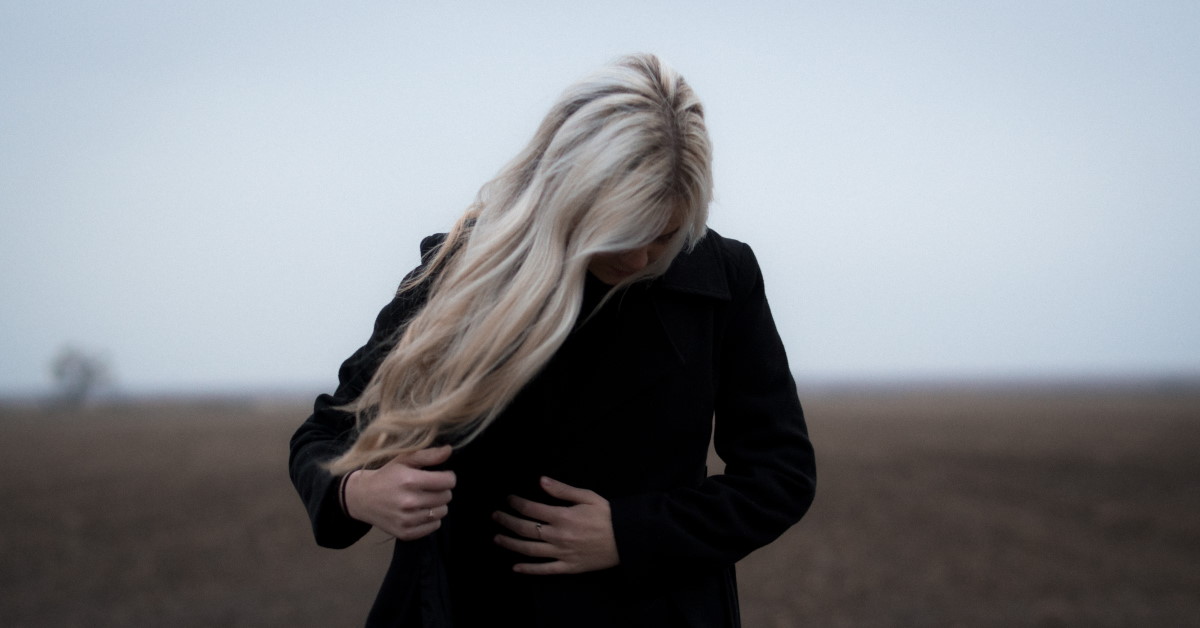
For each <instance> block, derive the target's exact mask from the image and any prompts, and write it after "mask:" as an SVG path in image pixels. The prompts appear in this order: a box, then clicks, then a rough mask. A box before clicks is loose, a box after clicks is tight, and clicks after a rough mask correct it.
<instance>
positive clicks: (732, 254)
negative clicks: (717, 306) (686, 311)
mask: <svg viewBox="0 0 1200 628" xmlns="http://www.w3.org/2000/svg"><path fill="white" fill-rule="evenodd" d="M759 275H760V273H759V268H758V260H757V259H756V258H755V257H754V251H753V250H751V248H750V245H748V244H746V243H745V242H742V241H740V240H735V239H734V238H729V237H726V236H723V235H721V234H720V233H717V232H716V231H714V230H712V229H709V230H708V231H707V232H706V233H705V234H704V237H703V238H701V239H700V240H699V241H698V242H696V246H695V247H693V248H692V249H691V250H690V251H684V252H682V253H680V254H679V257H677V258H676V259H675V261H674V262H673V263H672V264H671V267H670V268H669V269H668V270H667V272H666V274H665V275H663V278H662V284H663V286H664V287H666V288H668V289H674V290H679V291H683V292H689V293H692V294H699V295H703V296H710V297H714V298H718V299H725V300H727V299H730V298H733V296H734V295H736V294H738V293H740V292H742V291H744V290H745V289H746V287H747V284H750V283H753V282H754V281H756V280H757V278H758V277H759Z"/></svg>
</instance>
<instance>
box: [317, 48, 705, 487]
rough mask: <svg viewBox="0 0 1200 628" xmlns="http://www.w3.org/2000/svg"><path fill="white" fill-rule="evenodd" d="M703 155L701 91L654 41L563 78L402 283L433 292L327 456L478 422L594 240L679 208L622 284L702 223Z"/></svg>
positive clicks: (583, 264) (537, 357)
mask: <svg viewBox="0 0 1200 628" xmlns="http://www.w3.org/2000/svg"><path fill="white" fill-rule="evenodd" d="M711 161H712V159H711V147H710V144H709V139H708V132H707V130H706V129H705V125H704V111H703V108H702V106H701V104H700V101H699V100H698V99H697V98H696V95H695V94H694V93H693V92H692V90H691V88H690V87H689V86H688V85H687V83H686V82H684V80H683V78H682V77H680V76H679V75H678V74H676V73H675V71H673V70H672V69H671V68H669V67H668V66H667V65H665V64H664V63H663V62H661V61H660V60H659V59H658V58H657V57H655V56H653V55H648V54H640V55H632V56H628V57H624V58H621V59H619V60H618V61H617V62H615V63H614V64H612V65H610V66H608V67H606V68H604V69H602V70H601V71H599V72H598V73H596V74H594V75H592V76H591V77H589V78H587V79H585V80H583V81H581V82H579V83H577V84H575V85H573V86H572V87H570V88H568V89H567V90H566V92H564V93H563V95H562V97H561V98H559V100H558V101H557V102H556V104H555V105H554V106H553V108H552V109H551V110H550V112H549V114H547V116H546V117H545V119H544V120H543V121H542V123H541V125H540V126H539V128H538V130H537V133H536V134H535V135H534V137H533V140H532V141H531V142H530V143H529V145H528V146H526V147H525V149H524V150H522V151H521V153H520V154H519V155H517V157H516V158H515V159H513V160H512V161H511V162H510V163H508V165H506V166H505V167H504V168H503V169H502V170H501V171H500V173H499V175H498V176H496V178H494V179H492V180H491V181H490V182H488V183H487V184H485V185H484V186H483V187H482V188H481V189H480V191H479V194H478V196H477V197H476V200H475V202H474V203H473V204H472V205H471V206H470V207H469V208H468V209H467V211H466V212H465V213H464V214H463V215H462V217H461V218H459V219H458V221H457V223H456V224H455V225H454V227H453V228H452V229H451V231H450V232H449V234H448V236H447V238H446V240H445V242H444V244H443V245H442V246H441V247H440V248H439V249H438V250H437V252H436V253H435V254H434V255H433V256H432V258H431V259H429V260H428V261H427V262H426V264H425V266H424V269H423V271H422V272H420V273H419V274H417V275H416V276H414V277H412V278H410V279H409V280H408V281H406V282H405V283H404V284H402V285H401V287H400V290H401V292H403V291H406V290H413V289H414V288H416V287H417V286H419V285H421V284H423V283H425V282H430V288H429V289H430V292H429V297H428V300H427V301H426V303H425V305H424V306H423V307H422V308H421V309H420V311H419V312H418V313H417V314H416V315H415V316H414V317H413V318H412V319H411V320H409V321H408V323H407V325H406V326H405V327H404V328H403V329H402V330H401V331H400V332H398V333H399V337H398V338H396V339H395V341H394V344H393V346H392V348H391V350H390V352H389V353H388V354H387V356H386V357H385V358H384V359H383V361H382V363H381V364H380V365H379V368H378V370H377V371H376V372H375V374H374V376H373V377H372V378H371V380H370V382H369V383H368V384H367V386H366V388H365V389H364V391H363V393H362V394H361V395H360V396H359V397H358V398H357V399H356V400H355V401H353V402H352V403H350V404H349V405H348V406H346V408H345V409H346V410H348V411H352V412H354V413H355V414H356V416H357V419H358V428H359V429H358V436H357V438H356V439H355V442H354V443H353V444H352V446H351V447H350V448H349V449H348V450H347V451H346V452H345V453H344V454H343V455H342V456H341V457H339V458H337V459H336V460H333V461H332V462H331V463H330V464H329V468H330V470H331V471H333V472H335V473H340V472H345V471H349V470H351V469H355V468H360V467H374V466H379V465H382V464H384V463H386V462H387V461H388V460H391V459H392V458H394V457H395V456H397V455H400V454H403V453H407V452H411V451H415V450H418V449H422V448H425V447H428V446H431V445H433V444H434V443H440V442H450V443H453V444H455V445H463V444H466V443H468V442H470V441H471V440H472V439H473V438H475V437H476V436H478V435H479V433H480V432H482V431H483V430H484V429H486V428H487V427H488V425H489V424H491V422H492V421H494V420H495V419H496V417H497V416H498V415H499V414H500V413H501V412H502V411H503V410H504V408H505V407H506V406H507V405H508V404H509V402H511V401H512V399H513V398H514V397H515V396H516V394H517V393H518V391H520V390H521V388H522V387H524V386H525V385H526V384H527V383H528V382H529V381H530V380H531V379H532V378H533V377H534V376H535V375H537V373H538V371H539V370H540V369H541V368H542V367H543V366H544V365H545V364H546V362H547V361H548V360H549V359H550V358H551V356H553V355H554V353H555V352H556V351H557V350H558V349H559V347H560V346H561V345H562V344H563V341H564V340H565V339H566V338H567V336H568V334H569V333H570V332H571V330H572V328H573V327H574V325H575V323H576V320H577V319H578V317H579V316H580V309H581V307H582V305H581V304H582V302H583V286H584V280H585V278H586V274H587V270H588V264H589V262H590V260H591V259H592V258H593V257H594V256H595V255H597V254H601V253H614V252H621V251H628V250H631V249H636V248H639V247H642V246H646V245H648V244H650V243H651V242H652V241H653V240H654V239H655V238H657V237H658V236H659V235H660V233H661V232H662V230H663V229H664V228H665V227H666V225H667V224H668V222H670V220H671V218H672V217H674V216H680V215H681V216H682V218H683V224H682V226H681V228H680V229H679V230H678V232H677V233H676V235H675V236H674V237H673V238H672V240H671V243H670V244H669V246H668V249H667V252H666V253H665V254H664V255H663V256H661V257H660V258H659V259H658V260H657V261H656V262H655V263H653V264H651V265H650V266H648V267H647V268H646V269H645V270H643V271H642V272H640V273H638V274H637V275H635V276H632V277H629V278H628V279H626V280H625V281H623V282H622V284H621V285H625V284H628V283H632V282H634V281H638V280H641V279H645V278H647V277H651V276H655V275H659V274H661V273H663V272H665V271H666V269H667V267H668V266H669V265H670V263H671V260H672V259H673V258H674V257H675V255H676V254H678V253H679V252H680V251H681V250H684V249H690V248H691V247H692V246H694V245H695V243H696V242H697V241H698V240H699V239H700V238H701V237H703V235H704V233H705V230H706V227H705V225H706V223H707V220H708V205H709V201H710V199H711V196H712V168H711ZM619 287H621V286H615V287H614V289H616V288H619ZM609 294H610V295H611V294H612V292H611V291H610V293H609Z"/></svg>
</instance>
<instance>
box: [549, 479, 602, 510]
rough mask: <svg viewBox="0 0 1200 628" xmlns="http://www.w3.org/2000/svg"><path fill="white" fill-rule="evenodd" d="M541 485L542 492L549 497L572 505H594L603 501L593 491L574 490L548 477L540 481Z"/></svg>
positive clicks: (568, 485)
mask: <svg viewBox="0 0 1200 628" xmlns="http://www.w3.org/2000/svg"><path fill="white" fill-rule="evenodd" d="M541 485H542V490H544V491H546V493H548V494H549V495H550V496H551V497H555V498H557V499H561V500H563V501H568V502H571V503H574V504H594V503H596V502H598V501H602V500H603V499H604V498H603V497H600V495H598V494H597V493H596V492H595V491H589V490H587V489H585V488H575V487H574V486H571V485H570V484H563V483H562V482H559V481H558V480H555V479H552V478H548V477H543V478H542V479H541Z"/></svg>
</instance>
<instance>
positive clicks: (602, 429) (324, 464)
mask: <svg viewBox="0 0 1200 628" xmlns="http://www.w3.org/2000/svg"><path fill="white" fill-rule="evenodd" d="M710 164H711V158H710V149H709V141H708V135H707V132H706V130H705V126H704V117H703V110H702V108H701V105H700V102H699V101H698V100H697V99H696V97H695V95H694V94H693V93H692V91H691V89H690V88H689V87H688V85H687V84H686V83H685V82H684V81H683V79H682V78H680V77H679V76H678V75H677V74H675V73H674V72H673V71H672V70H671V69H670V68H668V67H667V66H665V65H664V64H663V63H661V62H660V61H659V60H658V59H657V58H655V57H653V56H650V55H638V56H631V57H627V58H624V59H622V60H620V62H618V63H616V64H614V65H613V66H611V67H609V68H607V69H605V70H603V71H602V72H600V73H598V74H597V75H595V76H593V77H592V78H590V79H588V80H585V81H583V82H581V83H579V84H577V85H575V86H574V87H572V88H570V89H568V90H567V92H566V93H565V94H564V95H563V96H562V98H561V99H560V100H559V101H558V103H557V104H556V105H555V106H554V107H553V109H552V110H551V111H550V113H549V115H547V117H546V119H545V120H544V121H543V122H542V124H541V126H540V127H539V129H538V131H537V134H536V135H535V136H534V138H533V141H532V142H530V144H529V146H527V147H526V148H525V150H524V151H523V152H522V153H521V154H520V155H518V156H517V158H516V159H515V160H513V161H512V162H511V163H510V164H509V165H508V166H506V167H505V168H504V169H503V170H502V171H501V173H500V174H499V176H497V177H496V178H495V179H494V180H492V181H491V182H490V183H488V184H487V185H486V186H484V187H483V189H482V190H481V192H480V194H479V197H478V199H477V201H476V202H475V203H474V204H473V205H472V206H471V208H470V209H468V211H467V212H466V213H465V215H464V216H463V217H462V218H461V219H460V220H459V221H458V222H457V224H455V225H454V228H453V229H451V231H450V232H449V234H448V235H444V236H431V237H430V238H426V240H425V241H424V242H422V247H421V253H422V260H423V262H422V264H421V266H420V267H419V268H417V269H416V270H415V271H413V273H411V274H410V275H409V276H408V277H407V278H406V279H405V281H404V282H403V283H402V284H401V287H400V289H399V291H398V293H397V296H396V297H395V299H394V300H393V301H392V302H391V303H390V304H388V305H387V306H386V307H385V308H384V309H383V311H382V312H381V313H380V315H379V318H378V319H377V321H376V324H375V331H374V333H373V334H372V335H371V338H370V339H369V340H368V342H367V344H366V345H364V346H363V347H362V348H361V349H359V350H358V352H356V353H355V354H354V355H352V356H351V357H350V358H349V359H348V360H347V361H346V362H345V363H344V364H342V368H341V370H340V372H339V377H340V385H339V386H338V389H337V391H336V393H335V394H334V395H322V396H320V397H319V398H318V399H317V401H316V404H315V408H314V412H313V415H312V416H311V417H309V419H308V420H307V421H306V422H305V423H304V424H303V425H302V426H301V427H300V429H299V430H298V431H297V432H296V434H295V436H294V437H293V439H292V446H291V460H290V470H291V476H292V480H293V482H294V483H295V485H296V488H297V490H298V491H299V492H300V495H301V497H302V499H303V500H304V502H305V504H306V506H307V508H308V512H309V515H310V517H311V519H312V524H313V531H314V534H315V536H316V539H317V542H318V543H319V544H321V545H323V546H327V547H337V548H340V547H346V546H349V545H351V544H352V543H354V542H355V541H357V540H358V539H359V538H361V537H362V536H363V535H364V534H366V532H367V531H368V530H369V529H370V528H371V527H372V526H375V527H378V528H380V529H381V530H383V531H384V532H386V533H388V534H390V535H392V536H394V537H395V538H396V543H395V546H394V556H393V560H392V564H391V567H390V569H389V571H388V574H387V576H386V577H385V579H384V583H383V586H382V587H381V589H380V592H379V595H378V597H377V599H376V603H375V605H374V607H373V608H372V610H371V614H370V617H369V618H368V625H380V626H384V625H403V626H410V625H425V626H450V625H453V626H458V627H459V628H462V627H470V626H485V625H486V626H492V625H504V624H507V623H509V622H515V623H517V624H518V625H521V626H572V627H578V626H655V627H663V626H736V625H738V623H739V619H738V607H737V592H736V585H735V582H734V570H733V565H734V563H735V562H736V561H738V560H739V559H741V558H742V557H744V556H745V555H747V554H748V553H750V552H751V551H753V550H754V549H756V548H758V547H761V546H763V545H765V544H766V543H769V542H770V541H772V540H773V539H775V538H776V537H778V536H779V535H780V534H782V533H783V532H784V531H785V530H786V529H787V528H788V527H789V526H791V525H792V524H793V523H795V522H796V521H798V520H799V519H800V517H801V516H802V515H803V514H804V512H805V511H806V510H807V509H808V507H809V505H810V503H811V502H812V498H813V491H814V486H815V466H814V459H813V451H812V447H811V445H810V443H809V440H808V436H807V432H806V428H805V425H804V419H803V416H802V413H801V409H800V404H799V401H798V399H797V396H796V388H795V384H794V382H793V381H792V378H791V375H790V372H789V370H788V366H787V359H786V357H785V355H784V351H783V346H782V344H781V342H780V340H779V336H778V333H777V332H776V329H775V325H774V322H773V320H772V318H771V313H770V310H769V308H768V306H767V301H766V297H765V295H764V292H763V284H762V275H761V273H760V272H759V269H758V265H757V262H756V261H755V258H754V255H753V253H751V251H750V249H749V247H747V246H746V245H744V244H742V243H740V242H737V241H734V240H730V239H727V238H723V237H721V236H720V235H718V234H716V233H714V232H712V231H709V230H707V229H706V226H705V224H706V221H707V214H708V204H709V199H710V196H711V187H712V186H711V165H710ZM714 417H715V420H714ZM714 426H715V431H714ZM710 438H712V440H713V442H714V443H715V446H716V451H717V453H718V454H719V455H720V456H721V458H722V460H723V461H724V463H725V465H726V467H725V470H724V473H722V474H718V475H712V476H709V475H708V471H707V469H706V466H705V462H706V455H707V452H708V447H709V442H710Z"/></svg>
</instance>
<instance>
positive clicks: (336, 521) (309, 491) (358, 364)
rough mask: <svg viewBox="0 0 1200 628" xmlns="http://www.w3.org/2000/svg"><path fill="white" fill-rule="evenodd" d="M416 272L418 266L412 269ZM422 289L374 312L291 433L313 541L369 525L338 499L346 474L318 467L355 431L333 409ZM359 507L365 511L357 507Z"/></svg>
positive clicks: (417, 303) (293, 463)
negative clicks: (332, 383)
mask: <svg viewBox="0 0 1200 628" xmlns="http://www.w3.org/2000/svg"><path fill="white" fill-rule="evenodd" d="M442 240H443V236H431V237H429V238H425V240H424V241H423V242H422V243H421V252H422V259H423V260H428V259H430V253H431V252H432V251H433V250H434V249H435V248H436V247H437V246H439V245H440V244H441V243H442ZM421 270H423V268H422V267H419V268H417V270H414V271H413V273H417V272H419V271H421ZM409 276H410V277H411V276H413V275H412V274H410V275H409ZM427 292H428V286H427V285H422V286H417V287H415V288H413V289H411V290H406V291H404V292H402V293H400V294H398V295H397V296H396V297H395V298H394V299H392V301H391V302H390V303H388V304H387V305H386V306H385V307H384V308H383V310H381V311H380V312H379V316H378V317H376V319H375V327H374V330H373V331H372V333H371V337H370V338H369V339H368V340H367V342H366V344H364V345H363V346H362V347H361V348H359V349H358V351H355V352H354V354H353V355H351V356H350V357H349V358H348V359H347V360H346V361H345V362H343V363H342V366H341V368H340V369H339V370H338V387H337V390H336V391H335V392H334V393H333V394H332V395H328V394H324V395H321V396H319V397H317V400H316V402H315V403H314V405H313V413H312V415H311V416H309V417H308V419H307V420H306V421H305V422H304V423H303V424H302V425H301V426H300V428H299V429H298V430H296V433H295V434H294V435H293V436H292V440H291V453H290V456H289V459H288V471H289V473H290V475H291V478H292V484H293V485H295V487H296V491H297V492H299V493H300V499H301V500H302V501H303V502H304V505H305V507H306V508H307V510H308V515H309V519H310V520H311V522H312V527H313V535H314V536H315V537H316V541H317V544H318V545H321V546H323V547H332V548H343V547H349V546H350V545H352V544H354V542H355V541H357V540H358V539H360V538H362V536H363V535H365V534H366V533H367V532H368V531H369V530H370V529H371V524H370V523H366V522H364V521H360V520H359V519H357V518H355V517H351V516H350V515H349V514H347V512H346V510H345V508H344V507H343V504H342V502H341V498H342V489H343V486H342V481H343V479H345V478H344V477H343V476H334V475H332V474H330V473H329V471H327V470H326V469H325V467H324V466H323V465H324V463H326V462H328V461H330V460H333V459H334V458H337V457H338V456H340V455H341V454H342V453H343V452H344V451H346V449H347V448H349V446H350V445H351V443H352V442H353V440H354V436H355V433H356V423H355V418H354V415H352V414H350V413H348V412H345V411H342V410H338V409H337V408H338V407H341V406H344V405H346V404H348V403H350V402H352V401H354V400H355V399H357V398H358V396H359V395H361V394H362V391H363V389H364V388H366V385H367V383H368V382H370V380H371V376H372V375H374V373H375V370H376V369H378V368H379V364H380V362H382V361H383V358H384V356H386V355H387V352H388V351H389V350H390V349H391V347H392V344H393V342H394V341H395V337H396V334H397V333H398V331H399V330H400V328H401V327H403V325H404V324H405V323H406V322H407V321H408V320H409V319H410V318H411V317H412V316H413V315H414V314H415V313H416V312H417V310H418V309H420V307H421V306H422V305H424V303H425V299H426V297H427ZM354 475H355V476H356V477H355V478H351V479H355V480H356V483H357V480H361V479H362V478H358V477H357V476H358V475H359V474H354ZM345 488H347V489H349V488H350V486H346V487H345ZM356 488H361V487H356ZM360 510H364V509H363V508H362V507H361V506H360ZM366 518H368V519H369V518H370V517H369V516H366Z"/></svg>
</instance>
